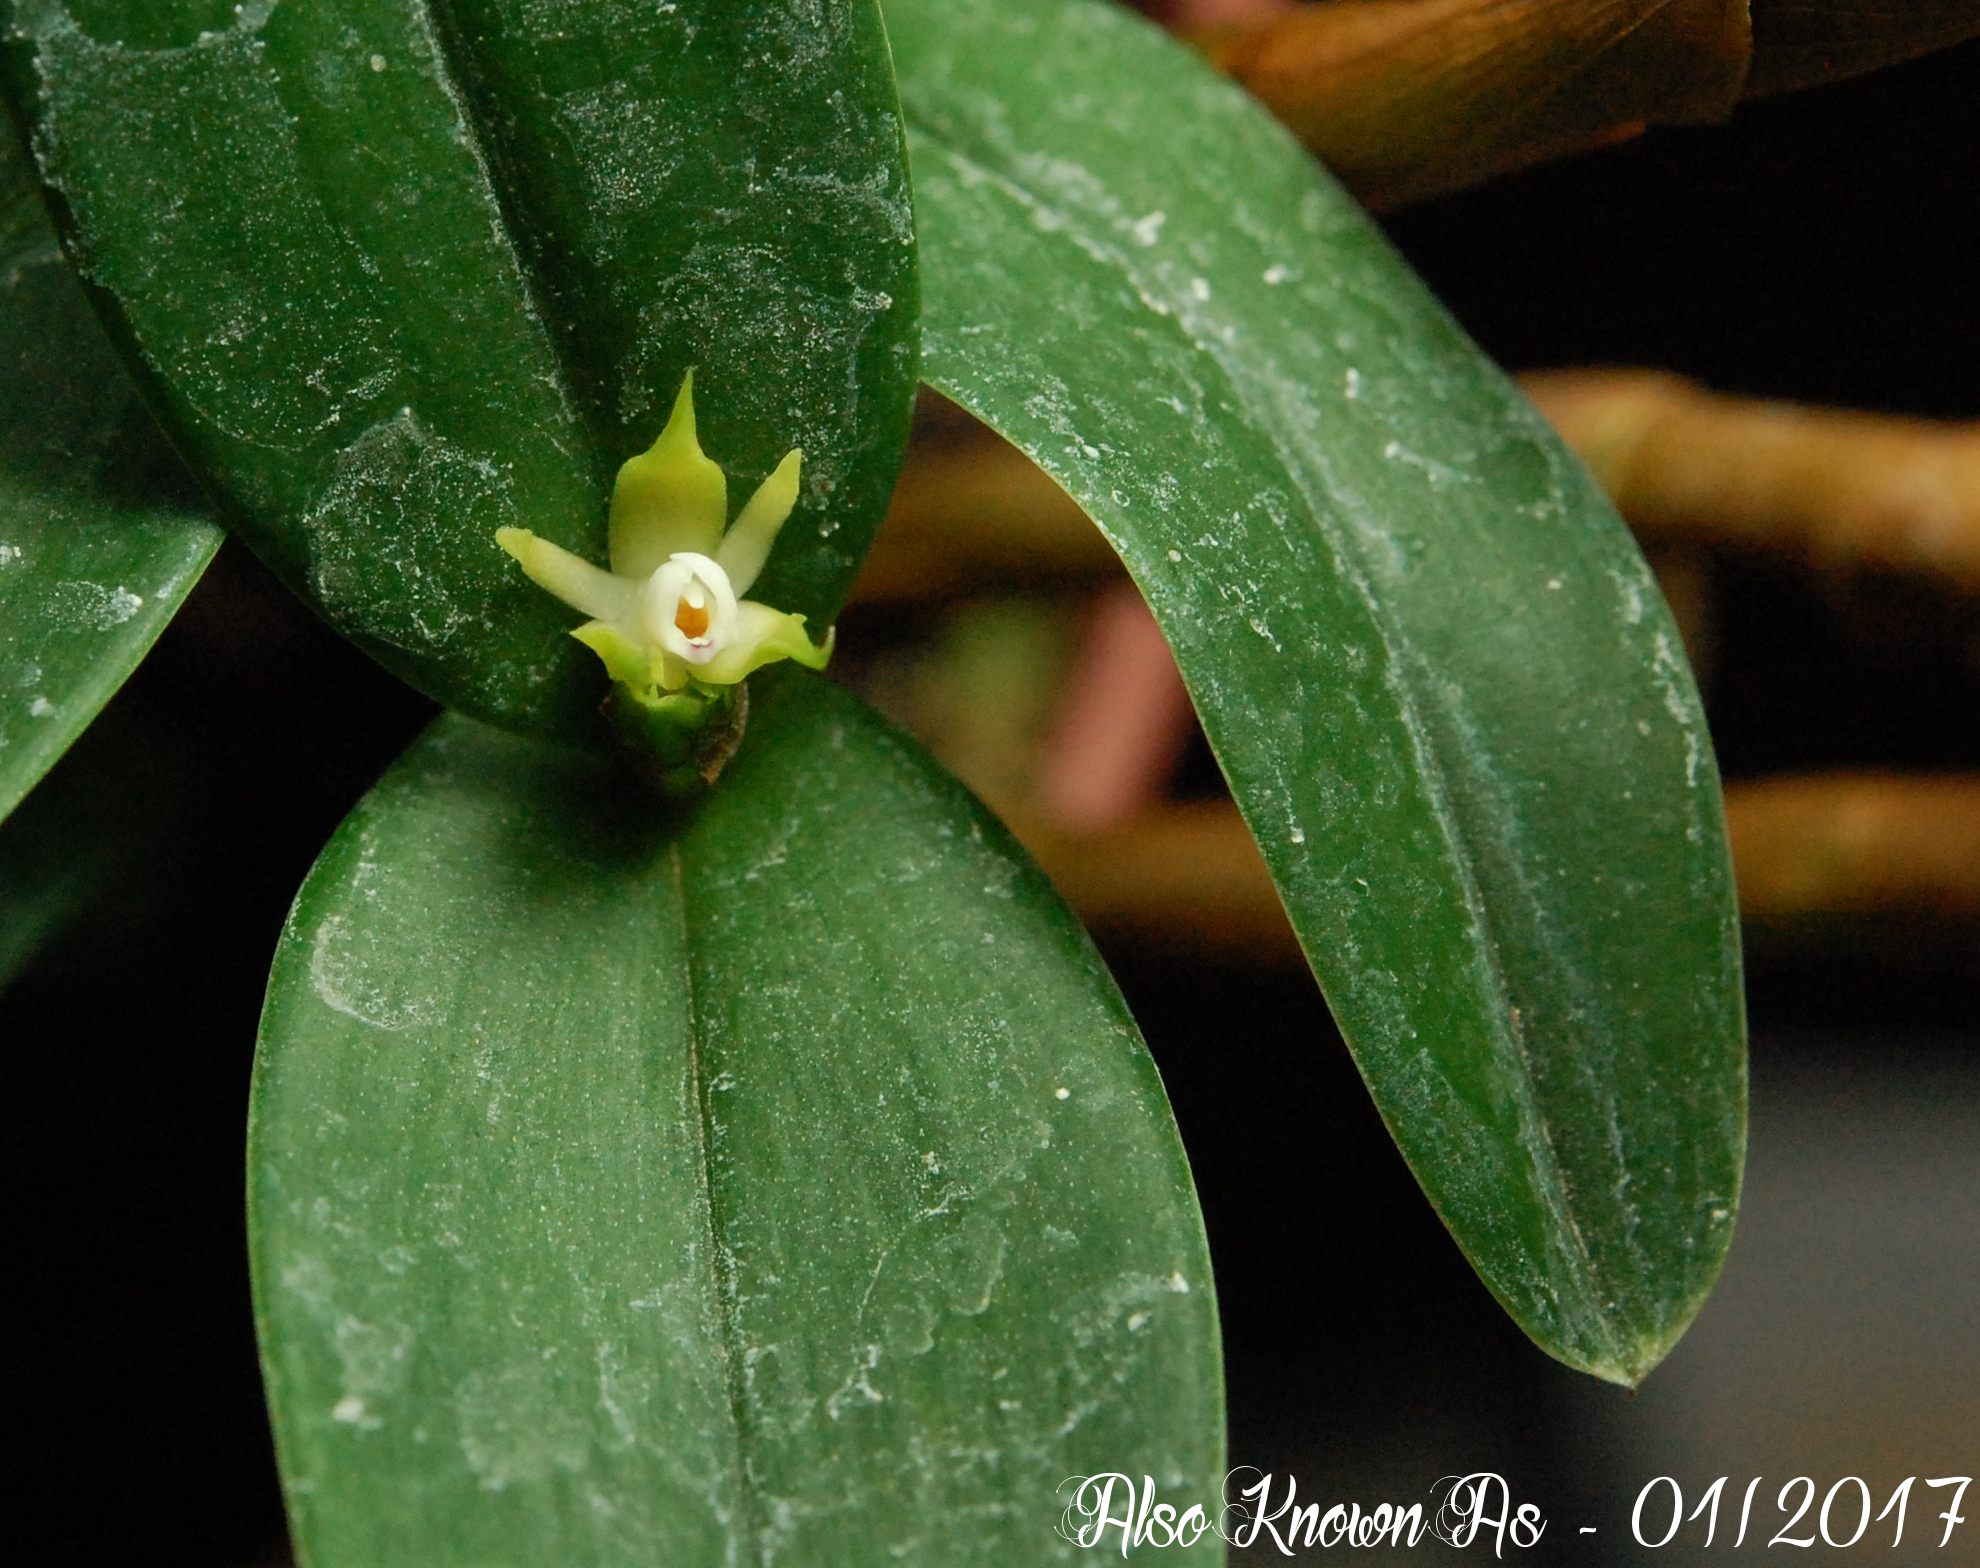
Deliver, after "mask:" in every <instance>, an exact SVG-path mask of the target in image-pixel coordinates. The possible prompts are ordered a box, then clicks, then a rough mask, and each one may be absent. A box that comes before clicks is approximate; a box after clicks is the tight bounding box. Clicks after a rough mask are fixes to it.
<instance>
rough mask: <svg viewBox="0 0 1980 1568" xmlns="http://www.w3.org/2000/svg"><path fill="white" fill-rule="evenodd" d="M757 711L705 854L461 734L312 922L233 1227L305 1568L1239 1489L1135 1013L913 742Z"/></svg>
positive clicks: (612, 796)
mask: <svg viewBox="0 0 1980 1568" xmlns="http://www.w3.org/2000/svg"><path fill="white" fill-rule="evenodd" d="M761 684H762V686H763V687H764V688H766V689H765V690H764V691H763V692H762V693H760V694H759V698H758V702H757V710H758V711H757V715H756V717H755V718H754V719H753V721H752V728H753V731H754V732H755V733H754V737H753V742H752V744H751V745H750V746H749V747H746V748H745V749H744V751H743V753H742V755H741V757H740V758H739V759H738V761H737V762H736V763H735V764H734V765H733V767H732V769H731V771H730V773H729V774H728V775H726V776H725V777H724V779H723V782H722V786H721V788H720V789H718V790H717V791H715V792H714V794H713V795H712V797H711V798H710V799H709V800H708V801H707V803H706V804H705V806H704V808H703V809H702V811H701V814H700V815H699V816H698V817H696V818H694V819H693V820H692V821H691V822H690V823H687V824H685V825H679V826H676V827H674V828H671V829H669V828H665V827H662V826H657V825H656V824H655V823H654V822H653V820H652V817H651V814H650V812H649V811H648V810H646V809H645V802H644V801H643V799H642V798H641V797H640V796H639V794H638V793H637V792H636V791H629V789H628V786H627V785H626V783H625V782H624V781H623V780H622V779H620V778H619V777H618V776H617V775H615V774H613V773H611V772H609V771H606V770H603V769H601V768H599V767H598V766H596V765H594V764H590V763H587V762H584V761H582V760H581V759H579V758H577V757H575V756H573V755H571V754H566V753H560V752H554V751H552V750H550V749H548V748H546V747H544V746H542V745H541V744H540V743H534V742H528V741H523V740H518V739H514V738H510V737H504V736H502V735H500V734H498V733H497V732H494V731H491V730H487V729H482V728H478V727H476V726H474V725H472V724H469V723H468V722H466V721H464V720H459V719H449V720H446V721H443V722H442V724H441V725H440V726H439V727H438V728H437V729H435V730H434V731H433V732H432V733H431V734H430V735H429V736H428V737H427V738H426V739H425V740H423V741H422V742H420V743H419V745H418V746H416V747H415V748H414V750H413V751H412V752H411V753H410V754H409V755H408V757H407V758H406V760H405V761H404V762H402V763H401V764H400V765H399V767H398V768H397V769H396V770H395V771H394V772H392V773H391V774H389V775H388V776H387V777H386V779H385V781H384V782H383V783H382V784H380V785H379V786H378V788H377V789H376V790H375V791H374V792H373V793H372V795H371V796H370V797H369V798H368V799H367V800H366V801H365V803H364V804H363V805H361V806H360V807H359V808H358V810H357V811H356V812H355V813H354V814H353V816H352V817H351V819H350V820H349V821H348V822H347V823H346V825H345V826H344V828H343V829H342V831H341V832H340V833H339V834H338V836H337V838H336V839H335V841H334V842H333V843H332V845H331V847H330V848H329V850H328V851H327V852H326V854H325V855H324V858H323V860H322V862H321V863H320V864H319V865H318V867H317V869H316V871H315V872H314V874H313V875H312V876H311V878H310V880H309V882H308V884H307V885H306V886H305V888H304V890H303V893H302V896H301V898H300V900H299V901H298V904H297V907H296V911H295V914H294V916H293V917H292V919H291V921H290V925H289V929H288V932H287V934H286V936H285V937H284V939H283V942H282V946H281V951H280V954H279V956H278V959H277V962H276V966H275V974H274V978H273V980H272V983H271V986H270V991H269V1001H268V1011H267V1015H266V1018H265V1020H264V1028H263V1039H262V1056H261V1060H260V1066H259V1070H258V1077H257V1081H256V1089H255V1101H254V1122H253V1126H254V1130H253V1140H252V1175H251V1191H252V1208H253V1227H254V1251H255V1262H256V1274H257V1287H258V1293H259V1299H260V1313H261V1324H262V1336H263V1338H262V1342H263V1345H264V1348H265V1352H266V1357H267V1373H268V1386H269V1390H270V1398H271V1401H272V1404H273V1407H274V1411H275V1418H276V1428H277V1433H278V1438H279V1443H280V1448H281V1453H282V1459H283V1465H284V1470H285V1474H286V1478H287V1482H288V1487H289V1496H290V1502H291V1507H292V1510H293V1517H294V1521H295V1527H296V1530H297V1536H298V1541H299V1544H300V1546H301V1548H302V1551H303V1554H304V1560H305V1561H307V1562H309V1563H311V1564H313V1565H314V1568H340V1565H351V1568H387V1565H392V1564H405V1565H408V1568H445V1565H448V1564H463V1565H465V1564H475V1565H479V1568H494V1565H498V1564H515V1565H518V1568H524V1565H526V1568H543V1565H546V1564H557V1565H560V1568H565V1565H569V1568H575V1565H578V1564H620V1563H623V1564H638V1565H640V1568H651V1565H652V1564H654V1563H656V1562H663V1561H664V1562H666V1563H668V1564H670V1565H678V1568H697V1565H703V1564H707V1565H711V1568H712V1565H715V1564H722V1563H745V1562H746V1563H768V1562H771V1561H777V1562H790V1563H802V1564H805V1565H807V1568H821V1565H826V1564H847V1565H859V1568H867V1565H870V1564H873V1563H876V1562H901V1563H908V1564H914V1563H922V1564H929V1565H940V1568H957V1565H961V1564H971V1563H983V1564H988V1563H996V1564H1008V1565H1011V1568H1034V1565H1037V1564H1042V1563H1048V1562H1059V1561H1072V1560H1073V1559H1074V1555H1075V1554H1074V1551H1073V1548H1072V1547H1071V1546H1070V1545H1069V1544H1068V1543H1067V1542H1065V1541H1063V1540H1060V1539H1058V1538H1057V1537H1055V1535H1054V1533H1053V1527H1054V1525H1055V1524H1056V1523H1057V1521H1058V1517H1059V1510H1060V1509H1061V1508H1062V1507H1063V1506H1064V1504H1065V1501H1066V1499H1064V1498H1055V1496H1054V1488H1055V1487H1057V1486H1058V1485H1059V1483H1060V1482H1061V1481H1063V1480H1064V1479H1065V1478H1066V1477H1067V1476H1069V1475H1073V1474H1077V1473H1083V1472H1091V1471H1101V1470H1121V1471H1126V1472H1128V1473H1130V1474H1132V1475H1135V1476H1137V1477H1138V1476H1139V1475H1141V1474H1142V1473H1144V1472H1145V1473H1147V1474H1150V1475H1153V1476H1155V1477H1157V1478H1158V1481H1159V1482H1160V1485H1161V1488H1162V1493H1163V1495H1164V1496H1165V1497H1166V1498H1168V1499H1169V1500H1171V1501H1178V1500H1181V1499H1183V1498H1188V1499H1191V1500H1195V1499H1198V1498H1214V1497H1215V1496H1216V1495H1217V1490H1216V1489H1217V1485H1218V1480H1219V1476H1220V1474H1221V1442H1220V1432H1221V1420H1222V1389H1221V1385H1220V1378H1219V1371H1218V1362H1217V1340H1216V1332H1217V1331H1216V1317H1215V1310H1214V1305H1213V1300H1212V1296H1211V1292H1210V1280H1209V1273H1208V1268H1209V1265H1208V1260H1207V1257H1206V1254H1205V1250H1204V1242H1203V1235H1202V1229H1201V1224H1200V1221H1199V1219H1198V1216H1197V1212H1196V1207H1195V1202H1194V1199H1193V1197H1192V1194H1191V1190H1190V1185H1189V1177H1188V1172H1187V1169H1186V1167H1185V1164H1184V1161H1183V1157H1182V1150H1181V1148H1180V1146H1179V1145H1178V1143H1177V1140H1176V1135H1175V1130H1174V1127H1173V1125H1172V1123H1171V1122H1170V1120H1169V1117H1168V1111H1167V1107H1166V1104H1165V1102H1164V1100H1163V1096H1162V1090H1161V1085H1160V1084H1159V1082H1158V1081H1157V1079H1156V1076H1155V1072H1154V1069H1153V1066H1152V1064H1151V1063H1150V1062H1149V1060H1148V1057H1147V1056H1146V1054H1145V1052H1144V1051H1143V1049H1142V1047H1141V1045H1140V1043H1139V1041H1138V1039H1137V1037H1136V1035H1135V1032H1134V1029H1133V1026H1132V1024H1131V1023H1130V1021H1129V1019H1128V1017H1127V1015H1126V1013H1125V1011H1124V1010H1123V1008H1122V1006H1121V1003H1120V1000H1119V997H1118V996H1117V994H1116V993H1115V991H1114V989H1113V986H1112V984H1111V982H1110V981H1109V980H1108V979H1107V977H1106V974H1105V972H1104V971H1103V970H1102V969H1101V967H1100V965H1099V962H1098V960H1097V959H1096V958H1095V956H1094V954H1093V952H1092V949H1091V948H1090V946H1089V945H1088V944H1087V942H1086V940H1085V938H1084V937H1083V936H1082V935H1081V934H1080V933H1079V931H1078V929H1077V927H1076V926H1075V925H1074V923H1073V922H1072V920H1071V917H1070V916H1068V915H1067V914H1066V913H1065V911H1064V909H1063V908H1062V907H1061V906H1060V905H1059V904H1058V903H1057V901H1056V900H1055V899H1054V898H1053V896H1052V894H1051V892H1050V890H1049V889H1048V888H1047V887H1045V886H1044V884H1043V882H1042V880H1041V879H1040V878H1039V876H1038V875H1037V873H1036V872H1035V871H1034V870H1032V869H1031V868H1030V867H1029V866H1028V865H1027V864H1025V863H1024V862H1023V861H1022V859H1021V856H1020V854H1019V852H1018V851H1016V850H1015V849H1014V848H1013V847H1012V846H1011V845H1010V843H1009V841H1008V840H1007V839H1006V838H1005V836H1004V834H1003V833H1002V832H1001V830H1000V829H998V828H997V827H996V826H995V825H994V824H993V823H992V822H990V821H989V820H987V819H986V817H985V816H984V814H983V813H982V812H981V810H980V809H978V808H976V807H974V806H973V805H972V804H971V803H969V802H968V801H967V799H966V798H965V797H964V796H963V794H962V791H961V790H960V788H959V787H958V786H957V785H956V784H955V783H954V781H953V780H951V779H949V778H948V777H947V776H946V775H944V774H942V773H941V772H940V770H939V769H938V768H936V767H935V766H934V765H933V764H932V763H931V762H929V761H928V760H927V759H926V758H925V757H923V756H922V755H921V754H920V753H919V752H918V751H917V750H915V749H914V748H913V747H912V745H911V744H910V743H909V742H906V741H904V740H903V739H901V738H899V737H898V736H896V735H894V734H892V733H891V732H889V731H887V730H885V729H884V728H883V727H882V726H881V725H880V723H879V722H878V721H877V720H875V719H874V718H872V717H871V716H870V715H869V714H868V713H867V712H866V711H865V710H864V709H862V708H860V707H859V706H858V705H857V704H856V703H854V701H853V700H852V699H851V698H849V697H847V696H845V695H844V694H843V693H841V692H839V691H838V690H837V689H836V688H833V687H830V686H827V685H824V684H823V683H821V682H818V681H815V680H812V679H809V678H802V677H799V678H791V679H788V680H785V681H782V682H777V681H765V682H763V683H761ZM1210 1544H1211V1545H1212V1546H1214V1539H1213V1541H1212V1543H1210ZM1202 1555H1203V1556H1205V1557H1208V1556H1210V1555H1211V1551H1210V1550H1209V1549H1208V1548H1207V1547H1206V1548H1205V1549H1203V1550H1202Z"/></svg>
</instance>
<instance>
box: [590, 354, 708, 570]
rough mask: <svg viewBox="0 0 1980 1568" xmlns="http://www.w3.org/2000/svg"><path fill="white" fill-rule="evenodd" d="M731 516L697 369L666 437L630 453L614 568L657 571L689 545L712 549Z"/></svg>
mask: <svg viewBox="0 0 1980 1568" xmlns="http://www.w3.org/2000/svg"><path fill="white" fill-rule="evenodd" d="M728 520H729V486H728V481H727V480H726V479H724V478H723V477H722V470H721V469H719V468H717V467H716V466H715V464H714V463H712V462H710V461H709V459H708V455H707V454H706V453H705V452H703V451H702V450H701V443H700V442H699V441H698V440H696V439H695V434H694V372H693V371H692V370H690V371H689V372H688V373H687V377H686V379H685V380H683V381H682V382H681V391H680V396H678V397H676V398H675V399H674V413H673V417H672V418H670V419H669V420H668V421H667V428H666V429H665V430H663V431H661V432H660V439H659V440H657V441H655V442H654V443H653V445H652V446H651V447H649V448H648V449H647V450H646V451H644V452H642V453H641V454H640V455H639V456H638V457H634V458H629V459H627V461H626V464H625V466H624V467H623V468H621V469H620V470H619V477H618V480H617V482H616V483H615V484H614V485H613V486H612V514H611V525H610V539H611V549H612V570H613V571H614V572H617V573H618V574H619V575H620V576H622V577H637V578H645V577H651V576H652V575H653V574H654V572H656V571H657V570H659V568H660V567H662V566H664V565H665V564H666V561H667V557H668V556H670V555H673V554H675V553H676V552H678V551H681V550H693V551H694V552H696V553H697V554H700V555H709V556H712V555H713V554H714V553H715V551H716V549H717V547H718V546H719V545H720V544H721V542H722V527H723V524H725V523H726V522H727V521H728Z"/></svg>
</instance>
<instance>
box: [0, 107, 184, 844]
mask: <svg viewBox="0 0 1980 1568" xmlns="http://www.w3.org/2000/svg"><path fill="white" fill-rule="evenodd" d="M199 506H200V501H199V496H198V492H197V490H196V489H195V488H194V487H193V486H192V485H191V483H190V481H189V480H188V479H187V478H186V477H185V474H184V471H183V470H182V469H180V467H179V464H178V462H177V460H176V459H175V458H174V457H173V456H172V451H171V448H170V447H168V446H167V445H166V444H165V442H164V440H163V439H162V438H161V437H160V436H159V434H158V430H157V427H156V426H155V425H154V424H153V423H152V421H151V416H150V415H149V414H147V413H146V412H145V411H144V407H143V405H142V404H140V403H139V402H138V400H137V397H136V394H135V393H133V392H132V390H131V387H130V383H129V382H128V381H127V380H126V379H125V377H124V374H123V372H122V370H121V369H120V368H119V367H118V364H117V360H116V356H115V355H113V354H112V353H111V352H110V347H109V345H108V344H107V343H105V342H104V341H103V333H102V329H101V328H100V327H98V326H97V324H96V317H95V315H94V314H93V313H92V312H91V310H90V308H89V305H88V303H87V301H85V300H84V298H83V294H82V289H81V288H80V287H79V286H78V285H77V283H76V280H75V278H74V276H73V275H72V274H71V273H70V271H69V266H68V263H67V262H65V261H64V260H63V259H62V253H61V251H60V250H59V249H58V248H57V246H56V244H55V235H54V232H53V231H52V230H51V229H50V228H49V226H48V219H47V216H46V214H45V213H44V211H43V210H42V205H41V200H40V198H39V197H38V196H37V195H36V193H35V191H34V189H33V187H32V185H31V184H30V183H29V176H28V172H27V169H26V166H25V164H24V163H23V161H22V159H21V155H20V152H19V149H18V148H17V146H16V144H15V142H14V139H13V134H12V130H11V128H10V127H8V126H5V125H0V817H5V816H6V815H7V813H8V812H10V811H12V810H13V809H14V807H15V806H17V805H19V804H20V801H21V797H22V796H23V795H25V794H26V793H27V792H28V791H29V790H30V789H32V788H33V787H34V784H35V781H36V780H37V779H39V778H40V777H41V776H42V774H44V773H45V772H47V771H48V769H49V768H50V767H51V766H52V765H53V764H54V762H55V760H56V759H57V758H58V757H60V756H61V755H62V753H63V751H64V750H65V749H67V747H68V746H69V744H70V743H71V742H72V741H74V740H75V738H76V737H77V736H78V735H79V734H81V733H82V731H83V728H84V727H85V726H86V725H87V724H88V723H89V721H90V720H91V719H92V718H94V717H95V716H96V713H97V710H98V709H99V708H101V707H102V706H103V704H104V703H105V702H107V701H108V700H109V699H110V694H111V693H112V692H114V691H115V690H116V689H117V688H118V687H119V686H120V685H122V684H123V682H124V678H125V677H126V676H127V675H129V674H130V673H131V671H132V669H134V668H135V667H136V665H137V662H138V660H139V659H141V658H143V657H144V653H145V650H146V649H147V648H149V647H150V646H151V644H152V643H153V642H154V641H155V640H156V639H157V636H158V634H159V633H160V632H161V631H163V630H164V629H165V624H166V622H168V621H169V620H171V618H172V612H173V611H174V610H176V609H177V608H178V607H179V603H180V601H181V600H182V599H184V598H185V596H186V594H187V593H188V592H189V591H190V590H191V588H192V586H193V584H194V583H195V582H197V581H198V580H199V574H200V571H201V570H202V569H203V568H204V567H205V565H206V563H207V561H208V560H210V559H211V558H212V555H213V551H214V550H215V548H216V547H217V546H218V545H219V542H220V530H219V529H218V528H216V527H214V525H213V524H212V523H210V522H208V521H207V520H206V519H205V518H204V517H202V516H201V515H200V511H199Z"/></svg>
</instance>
